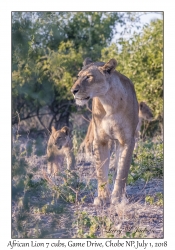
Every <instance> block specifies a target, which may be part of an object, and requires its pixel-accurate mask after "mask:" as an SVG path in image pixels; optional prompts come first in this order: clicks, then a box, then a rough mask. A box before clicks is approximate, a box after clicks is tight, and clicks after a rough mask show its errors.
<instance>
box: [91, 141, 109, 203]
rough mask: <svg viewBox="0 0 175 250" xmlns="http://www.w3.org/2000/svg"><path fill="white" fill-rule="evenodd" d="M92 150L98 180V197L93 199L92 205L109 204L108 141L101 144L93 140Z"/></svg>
mask: <svg viewBox="0 0 175 250" xmlns="http://www.w3.org/2000/svg"><path fill="white" fill-rule="evenodd" d="M93 148H94V156H95V165H96V172H97V180H98V197H96V198H95V200H94V204H95V205H101V204H102V202H104V203H107V202H109V188H108V170H109V159H110V152H109V148H108V141H106V142H103V143H102V142H100V141H97V140H94V142H93Z"/></svg>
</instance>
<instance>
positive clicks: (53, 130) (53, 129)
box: [51, 126, 56, 134]
mask: <svg viewBox="0 0 175 250" xmlns="http://www.w3.org/2000/svg"><path fill="white" fill-rule="evenodd" d="M51 131H52V134H53V133H55V132H56V129H55V127H54V126H52V127H51Z"/></svg>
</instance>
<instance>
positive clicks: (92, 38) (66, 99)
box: [12, 12, 123, 130]
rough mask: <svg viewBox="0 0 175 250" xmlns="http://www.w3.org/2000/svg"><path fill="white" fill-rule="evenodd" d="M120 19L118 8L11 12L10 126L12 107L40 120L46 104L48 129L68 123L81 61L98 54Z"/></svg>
mask: <svg viewBox="0 0 175 250" xmlns="http://www.w3.org/2000/svg"><path fill="white" fill-rule="evenodd" d="M122 18H123V14H122V13H120V12H119V13H118V12H13V13H12V102H13V105H12V107H13V110H12V111H13V124H15V123H17V122H18V120H17V117H16V116H15V113H16V111H18V113H19V114H20V119H21V120H24V119H27V118H30V117H34V116H37V117H38V118H40V119H41V118H42V115H41V112H40V110H41V109H42V108H43V107H47V108H48V109H49V114H50V116H51V121H50V123H48V124H47V127H48V128H49V130H50V128H51V125H52V123H55V124H56V126H57V125H58V123H59V122H60V121H61V120H62V121H63V123H67V125H68V121H69V115H70V113H71V112H73V111H75V108H74V107H73V106H71V105H72V103H73V95H72V94H71V92H70V88H71V86H72V84H73V81H74V80H75V79H76V74H77V72H78V71H79V70H80V69H81V67H82V62H83V59H84V58H85V57H87V56H90V57H92V59H94V60H98V59H99V58H100V57H101V50H102V48H103V47H105V46H107V44H108V42H110V41H111V39H112V37H113V35H114V34H115V32H116V30H115V28H114V27H115V25H116V24H117V23H122V22H123V20H122ZM40 116H41V117H40Z"/></svg>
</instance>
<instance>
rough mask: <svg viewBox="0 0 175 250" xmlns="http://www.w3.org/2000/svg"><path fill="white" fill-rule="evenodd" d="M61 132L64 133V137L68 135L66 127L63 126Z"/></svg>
mask: <svg viewBox="0 0 175 250" xmlns="http://www.w3.org/2000/svg"><path fill="white" fill-rule="evenodd" d="M61 131H62V132H64V133H65V134H66V135H68V134H69V128H68V127H67V126H64V127H63V128H62V129H61Z"/></svg>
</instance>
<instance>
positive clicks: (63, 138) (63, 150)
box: [47, 126, 75, 175]
mask: <svg viewBox="0 0 175 250" xmlns="http://www.w3.org/2000/svg"><path fill="white" fill-rule="evenodd" d="M65 157H66V160H67V169H68V170H72V169H74V164H75V158H74V154H73V152H72V141H71V139H70V136H69V128H68V127H67V126H64V127H63V128H62V129H60V130H56V129H55V128H54V127H52V132H51V135H50V138H49V141H48V144H47V158H48V165H47V172H48V174H51V175H55V174H57V173H58V172H59V171H60V167H61V165H62V164H63V161H64V159H65Z"/></svg>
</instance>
